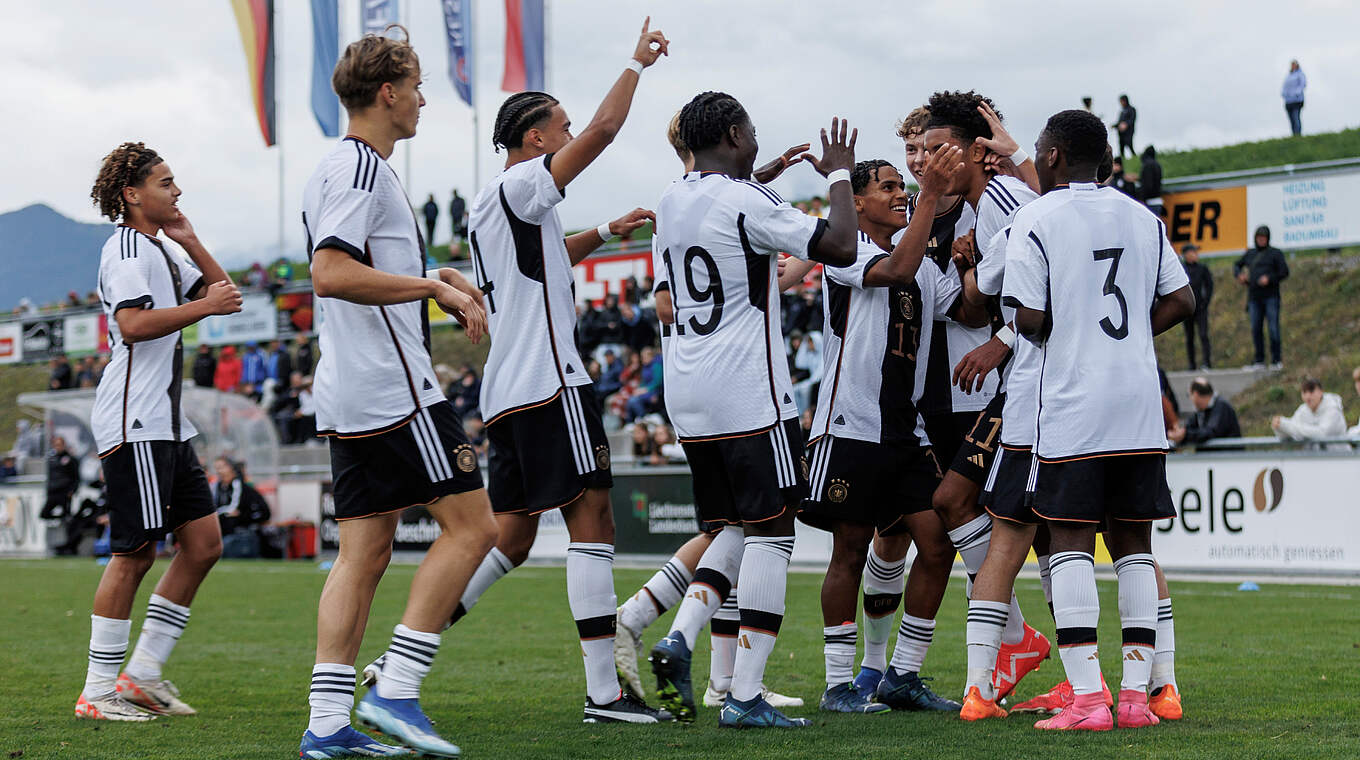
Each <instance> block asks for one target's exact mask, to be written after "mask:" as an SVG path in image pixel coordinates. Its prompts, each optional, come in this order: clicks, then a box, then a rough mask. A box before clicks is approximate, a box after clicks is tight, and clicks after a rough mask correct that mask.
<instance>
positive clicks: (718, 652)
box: [708, 589, 741, 694]
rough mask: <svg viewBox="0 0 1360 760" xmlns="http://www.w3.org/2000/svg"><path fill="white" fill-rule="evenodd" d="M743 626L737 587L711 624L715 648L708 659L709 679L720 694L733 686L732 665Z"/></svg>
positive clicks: (710, 634)
mask: <svg viewBox="0 0 1360 760" xmlns="http://www.w3.org/2000/svg"><path fill="white" fill-rule="evenodd" d="M740 628H741V611H740V610H738V609H737V589H732V593H730V594H728V595H727V601H725V602H723V603H722V606H721V607H719V608H718V612H717V614H716V615H714V616H713V621H712V622H711V623H710V624H709V629H708V632H709V642H710V644H711V646H712V648H713V654H712V657H710V658H709V660H708V680H709V682H710V683H712V685H713V689H714V690H715V691H717V692H718V693H719V694H723V693H726V692H727V690H728V689H730V688H732V666H733V664H734V663H735V661H736V659H737V634H738V632H739V630H740Z"/></svg>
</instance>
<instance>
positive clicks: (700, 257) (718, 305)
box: [661, 245, 726, 335]
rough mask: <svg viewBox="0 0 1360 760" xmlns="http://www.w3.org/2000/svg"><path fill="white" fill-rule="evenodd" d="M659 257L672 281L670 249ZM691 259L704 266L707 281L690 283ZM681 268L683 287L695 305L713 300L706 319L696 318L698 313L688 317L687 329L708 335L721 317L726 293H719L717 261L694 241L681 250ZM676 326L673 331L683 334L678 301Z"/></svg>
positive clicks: (693, 273) (692, 265) (692, 262)
mask: <svg viewBox="0 0 1360 760" xmlns="http://www.w3.org/2000/svg"><path fill="white" fill-rule="evenodd" d="M661 258H662V260H664V261H665V263H666V271H667V273H669V274H671V281H672V282H674V281H675V277H674V271H675V270H674V267H673V266H672V265H671V249H669V248H667V249H666V250H665V251H662V253H661ZM695 262H698V263H699V264H700V265H702V266H703V268H704V269H705V270H706V271H705V274H706V275H707V277H706V278H705V279H707V281H708V282H707V284H706V285H705V286H704V287H703V288H700V287H698V286H697V285H695V284H694V279H695V277H694V275H695V269H694V266H695ZM682 263H683V268H682V272H683V273H684V275H685V290H686V291H687V292H688V293H689V297H690V299H691V300H693V301H694V303H695V305H696V306H697V305H699V304H703V303H705V302H708V301H712V302H713V307H712V310H711V311H709V314H708V319H706V320H704V321H702V322H701V321H699V318H698V317H695V316H691V317H690V318H689V329H691V330H693V331H694V333H695V334H696V335H708V334H709V333H711V332H713V331H714V330H717V329H718V323H719V322H721V321H722V315H723V305H724V303H725V302H726V296H724V295H723V282H722V274H721V273H720V272H719V271H718V262H716V261H714V260H713V255H712V254H710V253H709V252H708V251H706V250H704V249H703V248H700V247H699V246H697V245H693V246H690V247H689V248H688V249H687V250H686V251H685V259H684V261H683V262H682ZM675 306H676V320H675V322H676V327H677V332H678V333H679V334H681V335H684V325H683V323H681V321H680V315H679V304H678V303H677V304H676V305H675Z"/></svg>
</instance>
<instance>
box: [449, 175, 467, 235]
mask: <svg viewBox="0 0 1360 760" xmlns="http://www.w3.org/2000/svg"><path fill="white" fill-rule="evenodd" d="M466 217H467V201H466V200H464V199H463V196H461V195H459V194H458V190H457V188H455V189H454V191H453V199H452V200H450V201H449V225H450V227H451V228H452V230H453V237H454V238H455V239H457V240H459V241H461V240H463V239H464V238H466V237H467V220H466Z"/></svg>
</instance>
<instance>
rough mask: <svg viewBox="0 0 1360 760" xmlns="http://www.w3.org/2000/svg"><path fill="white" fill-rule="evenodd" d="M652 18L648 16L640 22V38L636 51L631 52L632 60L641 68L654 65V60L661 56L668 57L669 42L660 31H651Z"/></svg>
mask: <svg viewBox="0 0 1360 760" xmlns="http://www.w3.org/2000/svg"><path fill="white" fill-rule="evenodd" d="M651 26H652V17H651V16H648V17H647V18H646V19H644V20H643V22H642V36H641V37H639V38H638V43H637V49H636V50H634V51H633V60H635V61H637V62H638V63H640V64H642V66H643V68H646V67H647V66H651V65H652V64H653V63H656V59H658V58H660V57H661V56H663V55H670V51H669V48H670V44H671V41H670V40H668V39H666V35H664V34H662V33H661V30H660V29H652V28H651Z"/></svg>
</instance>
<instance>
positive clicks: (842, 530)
mask: <svg viewBox="0 0 1360 760" xmlns="http://www.w3.org/2000/svg"><path fill="white" fill-rule="evenodd" d="M962 156H963V151H962V149H959V148H953V149H950V150H940V151H937V152H936V153H935V154H934V156H932V158H931V160H930V162H929V165H928V166H927V167H926V168H925V169H924V171H923V172H922V173H921V174H920V175H919V177H918V179H919V181H920V182H921V192H920V194H919V196H918V198H917V202H918V207H919V209H920V213H919V214H918V215H917V216H916V219H915V221H914V222H913V223H911V224H909V225H908V224H907V205H908V196H907V191H906V183H905V182H904V181H903V180H902V177H901V175H900V174H898V172H897V170H896V169H895V168H894V167H893V166H892V165H891V164H889V163H888V162H886V161H881V160H880V161H861V162H860V163H859V164H857V165H856V166H855V172H854V174H853V175H852V180H851V185H852V188H853V191H854V195H855V210H856V211H857V212H858V217H859V227H860V244H859V255H858V258H857V260H856V262H855V264H853V265H851V266H849V267H828V268H827V269H826V276H825V278H824V279H823V288H824V290H825V293H826V298H825V300H826V302H827V303H828V304H829V306H828V310H827V325H826V330H825V333H826V335H827V359H826V364H827V367H826V374H825V376H826V378H827V380H826V381H824V382H825V384H826V386H827V387H828V389H829V392H827V393H823V394H821V396H820V398H819V400H818V404H817V412H816V415H815V416H814V419H813V426H812V436H813V439H812V442H811V443H810V444H809V448H808V456H809V459H810V461H811V468H810V469H811V475H810V480H811V495H810V496H809V498H808V500H807V501H805V502H804V505H803V510H802V511H801V512H800V513H799V519H801V520H803V521H804V522H806V523H808V524H809V525H813V526H815V527H819V528H822V529H824V530H829V531H831V533H832V535H833V545H832V554H831V562H830V565H829V567H828V568H827V573H826V578H825V581H824V582H823V585H822V614H823V618H824V621H825V624H826V628H825V629H824V631H823V633H824V639H825V655H826V671H827V673H826V676H827V677H826V680H827V690H826V692H825V693H824V694H823V695H822V700H821V707H822V709H823V710H829V711H834V712H860V713H873V712H881V711H883V710H887V709H889V707H890V706H892V707H897V708H899V709H916V710H921V709H924V710H946V711H956V710H958V709H959V703H957V702H952V701H950V700H945V699H941V698H940V697H937V696H935V695H934V694H933V693H932V692H931V691H930V689H929V688H928V687H927V686H926V685H925V684H924V683H923V682H922V681H921V680H920V678H919V677H918V672H919V671H920V668H921V665H922V663H923V661H924V659H925V654H926V651H927V649H928V648H929V646H930V640H931V639H932V638H933V635H934V629H935V620H934V618H935V614H936V612H937V611H938V610H939V605H940V602H941V601H942V600H943V598H944V592H945V589H946V587H947V586H948V583H949V572H950V567H951V565H952V564H953V560H954V548H953V546H952V545H951V544H950V543H949V537H948V536H947V535H946V534H945V531H944V526H943V524H942V523H941V522H940V518H939V516H938V515H937V514H936V513H935V512H934V511H933V510H932V509H931V495H932V494H933V492H934V489H935V487H936V485H938V483H939V480H940V469H939V465H938V464H937V463H936V461H935V458H934V454H933V452H932V450H931V448H930V444H929V440H928V438H927V437H926V435H925V434H924V428H923V425H922V423H921V419H920V416H919V412H918V410H917V409H916V406H915V402H916V401H917V400H919V399H920V398H921V389H922V385H923V383H922V381H923V380H924V378H925V372H926V368H925V364H924V363H923V362H920V361H919V360H918V354H919V351H920V348H921V346H923V345H924V346H929V345H930V341H931V333H932V331H933V327H934V324H935V321H936V319H937V318H942V317H951V318H954V319H959V320H961V321H964V322H968V323H970V324H975V325H985V324H986V323H987V319H988V317H987V312H986V309H985V307H984V308H980V309H977V310H975V311H974V312H972V313H968V310H967V304H966V303H964V302H962V301H961V300H960V299H959V292H960V289H961V285H960V282H959V279H958V277H957V276H951V274H946V273H945V272H944V271H941V270H940V269H939V268H938V267H936V266H934V265H933V264H931V265H926V264H923V261H922V260H923V258H924V256H925V253H926V249H927V244H928V238H929V236H930V233H931V228H932V226H933V224H934V220H935V209H936V207H937V204H938V202H939V198H940V196H941V194H942V192H941V191H942V190H943V189H944V188H945V187H947V186H948V185H949V183H950V180H951V179H952V176H951V175H952V173H954V172H957V171H959V170H961V169H962V168H963V162H962ZM904 225H906V232H905V234H903V236H902V238H901V240H900V241H899V242H898V244H897V246H896V247H895V248H894V247H893V245H892V243H891V240H892V238H893V236H894V234H895V233H897V232H898V231H900V230H902V229H903V226H904ZM801 268H802V267H801V266H800V265H799V264H792V263H790V264H789V265H788V267H787V269H788V271H786V272H785V274H784V277H785V278H787V279H790V280H793V279H798V278H800V277H801V272H800V271H799V270H800V269H801ZM961 309H962V311H961ZM875 530H877V532H878V534H879V535H880V536H884V537H892V536H895V535H901V534H905V535H908V536H910V538H912V539H914V540H915V541H916V543H917V548H918V555H917V561H916V563H915V565H914V566H913V568H912V580H913V586H915V588H914V589H913V593H912V594H910V595H908V597H907V599H906V603H907V611H906V618H904V619H909V620H911V621H915V622H916V624H917V625H918V626H919V627H920V628H921V631H922V632H921V634H920V635H919V636H914V637H908V636H903V637H900V638H899V639H898V647H897V650H896V652H895V653H894V658H893V667H890V668H888V670H887V673H886V676H885V677H884V678H883V679H882V682H881V683H880V684H878V685H877V695H878V699H877V701H875V700H874V692H862V691H859V690H857V689H856V688H855V687H854V685H853V684H852V683H851V677H852V675H853V674H852V672H851V664H852V661H853V660H854V656H855V639H856V636H857V630H856V626H855V623H854V614H855V597H856V592H857V591H858V589H859V585H860V571H861V569H862V568H863V567H864V565H865V554H866V552H867V550H868V548H869V545H870V542H871V541H872V540H873V537H874V533H875ZM909 639H910V641H909Z"/></svg>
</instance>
